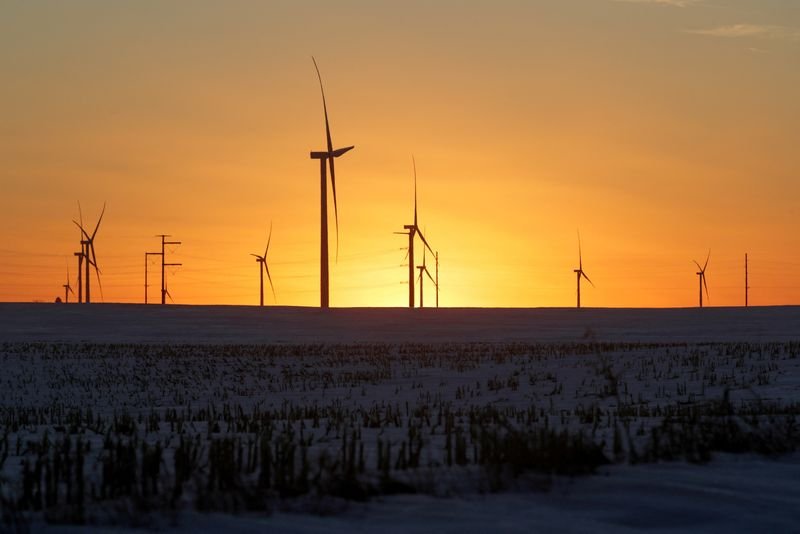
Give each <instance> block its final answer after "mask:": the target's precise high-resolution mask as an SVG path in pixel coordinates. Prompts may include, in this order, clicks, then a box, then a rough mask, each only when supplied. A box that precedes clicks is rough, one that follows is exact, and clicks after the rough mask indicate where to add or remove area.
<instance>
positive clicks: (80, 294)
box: [73, 245, 83, 304]
mask: <svg viewBox="0 0 800 534" xmlns="http://www.w3.org/2000/svg"><path fill="white" fill-rule="evenodd" d="M73 254H74V255H75V256H77V257H78V303H79V304H80V303H81V302H83V283H82V281H83V279H82V278H81V269H82V268H83V245H81V251H80V252H74V253H73Z"/></svg>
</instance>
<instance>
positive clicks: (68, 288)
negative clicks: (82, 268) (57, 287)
mask: <svg viewBox="0 0 800 534" xmlns="http://www.w3.org/2000/svg"><path fill="white" fill-rule="evenodd" d="M61 287H63V288H64V302H65V303H66V304H69V294H70V293H72V294H73V295H74V294H75V292H74V291H73V290H72V286H71V285H69V264H67V283H66V284H64V285H62V286H61Z"/></svg>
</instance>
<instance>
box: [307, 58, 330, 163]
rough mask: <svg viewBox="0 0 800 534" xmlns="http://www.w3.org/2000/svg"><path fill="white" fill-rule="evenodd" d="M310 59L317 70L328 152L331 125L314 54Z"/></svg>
mask: <svg viewBox="0 0 800 534" xmlns="http://www.w3.org/2000/svg"><path fill="white" fill-rule="evenodd" d="M311 61H313V62H314V69H315V70H316V71H317V79H319V91H320V93H322V111H323V112H324V113H325V136H326V138H327V141H328V153H330V152H333V141H332V140H331V127H330V124H329V122H328V104H327V102H325V89H324V88H323V87H322V75H321V74H320V73H319V66H318V65H317V60H316V59H314V56H311Z"/></svg>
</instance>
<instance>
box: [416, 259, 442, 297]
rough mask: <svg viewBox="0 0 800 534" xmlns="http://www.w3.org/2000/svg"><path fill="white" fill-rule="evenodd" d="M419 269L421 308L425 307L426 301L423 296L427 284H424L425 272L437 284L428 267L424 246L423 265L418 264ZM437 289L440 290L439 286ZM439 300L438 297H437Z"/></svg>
mask: <svg viewBox="0 0 800 534" xmlns="http://www.w3.org/2000/svg"><path fill="white" fill-rule="evenodd" d="M417 269H419V307H420V308H424V307H425V303H424V302H425V301H424V300H423V298H422V297H423V293H422V289H423V287H424V286H425V284H424V281H425V279H424V278H423V277H422V275H423V273H424V274H426V275H428V278H430V280H431V282H433V283H434V285H436V280H434V279H433V276H431V273H430V271H428V267H427V266H426V265H425V249H424V248H423V249H422V265H417ZM436 290H437V292H438V290H439V288H438V287H437V288H436ZM437 301H438V297H437Z"/></svg>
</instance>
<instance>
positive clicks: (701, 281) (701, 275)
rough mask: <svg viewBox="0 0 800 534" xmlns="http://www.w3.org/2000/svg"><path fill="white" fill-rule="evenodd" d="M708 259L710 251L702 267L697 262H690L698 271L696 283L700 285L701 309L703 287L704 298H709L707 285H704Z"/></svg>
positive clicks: (701, 304)
mask: <svg viewBox="0 0 800 534" xmlns="http://www.w3.org/2000/svg"><path fill="white" fill-rule="evenodd" d="M709 258H711V249H709V250H708V256H706V262H705V263H704V264H703V266H702V267H700V264H699V263H697V261H695V260H692V261H694V264H695V265H697V268H698V269H700V270H699V271H697V276H698V282H699V284H700V307H701V308H702V307H703V288H704V287H705V288H706V298H709V296H708V284H707V283H706V267H708V260H709ZM709 300H710V298H709Z"/></svg>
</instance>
